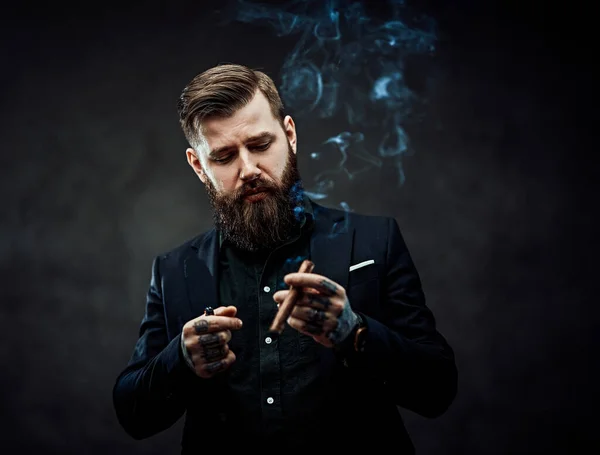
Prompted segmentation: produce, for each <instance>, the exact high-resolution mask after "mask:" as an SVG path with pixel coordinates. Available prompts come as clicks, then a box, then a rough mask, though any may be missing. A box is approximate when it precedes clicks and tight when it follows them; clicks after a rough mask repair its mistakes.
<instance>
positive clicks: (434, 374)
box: [359, 218, 458, 417]
mask: <svg viewBox="0 0 600 455" xmlns="http://www.w3.org/2000/svg"><path fill="white" fill-rule="evenodd" d="M385 270H386V275H385V277H384V283H383V290H384V294H383V295H382V301H381V302H380V304H381V305H382V306H381V308H382V311H381V313H380V314H381V315H382V317H381V321H378V320H375V319H374V318H371V317H369V316H365V319H366V325H367V327H368V330H367V332H366V343H365V347H364V352H363V353H361V355H360V362H359V363H360V364H361V365H362V367H364V368H365V369H366V371H369V374H370V375H371V376H373V375H375V377H376V378H377V379H379V380H381V381H383V383H384V384H385V389H386V390H387V393H388V395H389V396H391V397H392V398H393V399H394V401H395V402H396V404H397V405H399V406H402V407H404V408H406V409H409V410H411V411H413V412H416V413H417V414H419V415H422V416H424V417H437V416H439V415H441V414H443V413H444V412H445V411H446V410H447V408H448V407H449V406H450V404H451V403H452V402H453V401H454V398H455V396H456V389H457V378H458V373H457V367H456V362H455V358H454V352H453V349H452V348H451V347H450V345H449V344H448V342H447V341H446V339H445V338H444V337H443V336H442V335H441V334H440V333H439V332H438V331H437V329H436V322H435V318H434V316H433V314H432V312H431V310H430V309H429V308H428V307H427V306H426V304H425V296H424V293H423V290H422V287H421V280H420V277H419V274H418V272H417V270H416V268H415V266H414V264H413V261H412V259H411V256H410V253H409V251H408V249H407V246H406V244H405V242H404V239H403V238H402V234H401V233H400V229H399V227H398V223H397V222H396V220H395V219H393V218H390V219H389V221H388V246H387V252H386V268H385ZM378 319H379V318H378Z"/></svg>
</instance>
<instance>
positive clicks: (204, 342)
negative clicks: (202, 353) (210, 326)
mask: <svg viewBox="0 0 600 455" xmlns="http://www.w3.org/2000/svg"><path fill="white" fill-rule="evenodd" d="M229 340H231V331H230V330H222V331H220V332H212V333H205V334H203V335H200V336H199V337H198V346H202V347H211V346H212V347H214V346H222V345H224V344H226V343H228V342H229Z"/></svg>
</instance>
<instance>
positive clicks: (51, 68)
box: [0, 0, 600, 455]
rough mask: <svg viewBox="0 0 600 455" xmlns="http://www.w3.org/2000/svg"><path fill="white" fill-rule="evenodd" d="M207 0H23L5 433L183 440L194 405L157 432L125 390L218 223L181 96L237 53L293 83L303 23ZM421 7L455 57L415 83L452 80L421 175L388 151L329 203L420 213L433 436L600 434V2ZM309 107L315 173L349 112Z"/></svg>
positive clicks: (450, 441)
mask: <svg viewBox="0 0 600 455" xmlns="http://www.w3.org/2000/svg"><path fill="white" fill-rule="evenodd" d="M200 3H201V2H181V1H179V2H169V3H167V2H162V3H161V2H152V1H151V2H144V3H143V4H141V3H135V2H121V3H116V2H115V3H113V4H111V3H106V2H104V3H94V4H86V5H85V9H84V8H83V7H80V9H77V10H76V9H72V7H66V6H62V5H60V4H58V3H53V4H51V5H50V6H48V5H42V4H40V5H36V4H21V5H17V6H15V5H13V6H10V7H5V11H4V14H3V16H2V31H1V32H0V37H1V38H2V41H1V43H2V44H1V46H2V47H1V51H2V71H1V72H0V79H1V80H0V82H1V86H2V93H1V100H2V104H1V115H2V117H1V118H2V121H1V124H0V128H1V137H2V142H1V144H2V151H1V157H0V160H1V161H0V166H1V170H2V172H1V176H0V185H1V188H2V195H3V204H2V205H3V210H2V212H1V215H0V216H1V219H2V223H1V225H0V229H1V231H0V232H1V235H0V248H1V255H0V261H1V262H0V267H1V273H0V279H1V280H2V281H1V286H0V297H1V302H2V306H1V312H0V324H1V326H0V331H1V333H2V343H1V344H0V361H1V364H2V374H1V376H0V378H1V383H0V385H1V393H2V406H0V416H1V418H2V430H1V435H2V436H1V438H2V445H1V446H0V451H1V452H2V453H6V454H9V453H10V454H13V453H14V454H16V453H19V454H21V453H38V454H41V453H43V454H54V453H56V454H82V453H86V454H113V455H117V454H165V453H170V454H171V453H172V454H175V453H177V452H178V448H179V436H180V431H181V423H182V422H179V423H178V424H176V425H175V426H174V427H173V428H171V429H169V430H167V431H165V432H164V433H162V434H160V435H157V436H156V437H154V438H152V439H150V440H145V441H139V442H138V441H134V440H132V439H130V438H128V437H127V436H126V435H125V433H124V432H123V430H122V429H121V428H120V427H119V425H118V423H117V422H116V419H115V415H114V412H113V408H112V401H111V391H112V386H113V383H114V380H115V378H116V376H117V375H118V373H119V372H120V370H121V369H122V368H123V367H124V366H125V364H126V362H127V360H128V358H129V356H130V354H131V350H132V348H133V344H134V342H135V340H136V337H137V328H138V325H139V322H140V320H141V317H142V314H143V310H144V297H145V292H146V288H147V286H148V280H149V277H150V266H151V261H152V258H153V257H154V255H156V254H158V253H161V252H163V251H165V250H167V249H169V248H171V247H174V246H176V245H178V244H179V243H181V242H183V241H184V240H186V239H188V238H189V237H191V236H193V235H195V234H196V233H198V232H200V231H202V230H204V229H207V228H209V227H210V226H211V216H210V209H209V205H208V202H207V198H206V197H205V193H204V190H203V188H202V186H201V184H200V182H199V181H198V180H197V179H196V177H195V176H194V175H193V174H192V171H191V170H190V169H189V168H188V166H187V163H186V161H185V155H184V150H185V147H186V145H187V144H186V143H185V140H184V138H183V135H182V134H181V132H180V130H179V125H178V122H177V115H176V110H175V106H176V100H177V98H178V96H179V93H180V91H181V89H182V88H183V86H184V85H185V84H186V83H187V82H188V81H189V80H190V79H191V77H193V75H195V74H196V73H197V72H199V71H201V70H203V69H206V68H207V67H209V66H212V65H214V64H217V63H221V62H225V61H230V62H238V63H243V64H247V65H249V66H252V67H255V68H261V69H263V70H264V71H266V72H268V73H269V74H270V75H272V76H273V77H274V79H276V80H277V77H278V72H279V69H280V67H281V62H282V60H283V59H284V58H285V56H286V53H287V52H289V50H290V49H291V47H292V45H293V42H294V41H293V39H291V38H276V37H274V35H273V33H272V32H271V31H270V30H269V29H267V28H265V27H260V26H256V25H253V24H241V23H238V24H233V23H230V24H228V25H219V23H220V22H219V20H217V19H218V18H219V17H222V16H219V15H220V14H222V10H217V7H216V6H215V7H213V6H210V5H207V4H205V5H204V6H199V5H200ZM270 3H271V4H273V3H276V2H270ZM279 3H280V4H281V2H279ZM225 4H227V2H220V3H219V6H220V7H223V6H224V5H225ZM413 4H415V6H416V7H417V8H418V9H420V10H422V11H423V12H425V13H427V14H430V15H431V16H432V17H434V18H435V19H436V21H437V22H438V29H439V41H438V45H437V49H436V52H435V56H434V58H433V63H428V64H427V65H425V66H424V67H419V69H418V70H413V72H414V71H416V74H417V76H416V77H413V80H412V82H411V83H412V84H416V85H415V87H416V88H418V87H417V85H418V81H419V80H421V79H422V78H421V77H419V75H421V76H422V77H427V78H432V79H433V80H434V83H433V84H432V85H431V87H432V88H431V89H429V91H428V92H427V96H428V99H429V102H428V104H427V106H426V107H425V108H424V109H425V111H424V112H423V113H424V116H423V121H422V122H421V123H419V124H416V125H414V126H413V127H411V129H410V133H411V138H412V144H413V147H414V153H413V154H412V155H411V156H408V157H406V159H405V161H404V168H405V174H406V181H405V182H404V184H403V185H401V186H398V185H397V184H396V176H395V175H392V174H391V173H390V172H388V171H386V169H381V170H375V171H373V172H372V173H370V174H367V175H366V176H365V177H364V180H361V181H357V182H353V183H352V184H351V185H346V186H342V187H341V188H343V192H342V190H341V189H339V188H338V189H336V190H334V191H333V192H332V194H331V195H330V196H331V198H330V199H329V200H325V201H323V203H324V205H330V206H337V204H338V203H339V201H342V200H343V201H346V202H347V203H348V204H349V205H350V207H351V208H352V209H353V210H355V211H358V212H365V213H371V214H381V215H389V216H394V217H395V218H396V219H397V220H398V222H399V223H400V226H401V228H402V231H403V233H404V235H405V238H406V241H407V243H408V245H409V248H410V250H411V252H412V255H413V258H414V260H415V262H416V265H417V267H418V269H419V271H420V273H421V277H422V280H423V284H424V287H425V292H426V295H427V297H428V303H429V305H430V307H431V308H432V309H433V311H434V313H435V314H436V317H437V320H438V327H439V329H440V331H441V332H442V333H443V334H444V335H445V336H446V337H447V338H448V340H449V341H450V343H451V344H452V345H453V347H454V348H455V351H456V355H457V362H458V367H459V372H460V383H459V392H458V396H457V398H456V401H455V403H454V404H453V406H452V407H451V409H450V410H449V411H448V412H447V413H446V414H445V415H443V416H442V417H439V418H437V419H434V420H428V419H424V418H422V417H419V416H417V415H414V414H412V413H410V412H407V411H403V415H404V416H405V418H406V423H407V426H408V428H409V431H410V433H411V434H412V437H413V439H414V442H415V445H416V446H417V449H418V450H417V453H419V454H422V455H434V454H435V455H441V454H533V453H535V454H548V453H575V452H576V451H580V450H583V447H584V445H585V444H589V443H591V444H595V445H596V446H597V444H598V442H599V436H598V430H597V426H598V423H600V422H599V418H598V414H597V410H596V407H597V404H598V403H597V399H598V395H597V383H598V360H597V359H598V354H597V351H598V348H599V343H598V335H597V333H598V329H600V327H599V324H598V319H597V315H598V311H597V310H596V305H595V304H596V302H595V301H594V302H592V295H594V294H592V286H593V284H595V281H596V280H595V279H596V274H595V273H594V272H595V271H596V270H597V266H596V265H594V264H595V261H593V260H592V259H593V258H594V256H593V254H592V249H593V248H595V247H596V246H597V245H596V244H597V234H596V231H595V230H594V228H593V226H592V220H593V215H592V211H595V209H596V208H597V197H598V193H597V192H596V191H595V189H594V188H593V183H595V181H596V180H597V177H596V173H597V171H596V168H595V167H594V155H595V154H596V153H597V150H598V145H597V141H596V140H593V138H592V132H593V126H594V121H593V120H594V111H595V106H594V104H593V102H592V101H591V100H592V97H591V94H592V93H593V92H592V89H593V86H594V85H595V84H596V81H595V78H594V76H593V75H592V70H593V67H594V65H595V61H594V60H595V58H596V57H595V55H597V52H596V48H594V47H593V44H592V40H591V38H592V29H591V28H590V25H589V24H591V18H592V15H591V11H589V10H585V9H584V8H583V6H582V5H583V2H581V4H579V5H578V4H573V3H569V5H568V8H567V7H565V6H564V5H562V4H559V3H557V4H556V5H555V6H554V7H552V6H549V4H548V3H547V2H545V3H541V2H539V3H534V2H522V3H520V4H519V5H518V7H517V6H515V7H514V8H512V7H509V6H507V5H508V4H509V3H508V2H500V1H490V2H476V1H464V0H463V1H460V2H442V1H427V2H422V3H420V4H419V3H417V2H413ZM373 14H382V15H385V11H384V8H382V9H379V6H378V7H375V8H374V9H373ZM297 127H298V132H299V165H300V170H301V172H302V174H303V176H304V177H305V179H306V180H308V179H309V178H310V177H311V176H312V175H314V174H315V173H316V172H318V171H319V168H318V163H315V162H311V161H310V160H309V159H308V157H307V155H308V153H310V151H309V150H307V148H308V144H310V143H311V142H310V141H314V142H315V143H316V141H320V140H322V139H323V138H325V137H327V134H329V133H328V132H326V131H322V130H319V128H318V124H317V127H315V125H314V124H311V121H310V118H307V119H303V120H298V121H297ZM359 393H360V394H363V395H364V398H365V399H368V393H369V392H368V391H361V392H359ZM199 437H201V436H200V435H199Z"/></svg>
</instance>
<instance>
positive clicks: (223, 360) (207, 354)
mask: <svg viewBox="0 0 600 455" xmlns="http://www.w3.org/2000/svg"><path fill="white" fill-rule="evenodd" d="M236 313H237V308H236V307H234V306H228V307H219V308H215V314H214V315H211V316H206V315H202V316H200V317H197V318H195V319H192V320H190V321H188V322H186V324H185V325H184V326H183V330H182V333H181V336H182V337H183V344H184V346H185V348H186V349H187V351H188V353H189V355H190V357H191V359H192V363H193V365H194V371H195V372H196V374H197V375H198V376H200V377H201V378H212V377H213V376H215V375H216V374H217V373H220V372H221V371H225V370H226V369H228V368H229V367H230V366H231V365H232V364H233V362H235V354H234V353H233V351H231V350H230V349H229V346H228V344H227V343H228V342H229V340H231V331H232V330H238V329H240V328H241V327H242V321H241V319H238V318H236V317H235V315H236Z"/></svg>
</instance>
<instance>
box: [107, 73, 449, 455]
mask: <svg viewBox="0 0 600 455" xmlns="http://www.w3.org/2000/svg"><path fill="white" fill-rule="evenodd" d="M178 111H179V117H180V123H181V127H182V131H183V133H184V135H185V137H186V139H187V141H188V143H189V148H188V149H187V150H186V156H187V161H188V163H189V165H190V167H191V169H192V170H193V172H194V173H195V174H196V175H197V176H198V178H199V179H200V181H201V182H202V183H203V184H204V186H205V188H206V191H207V193H208V197H209V200H210V203H211V206H212V209H213V218H214V224H215V226H214V228H213V229H211V230H210V231H208V232H205V233H202V234H200V235H198V236H197V237H195V238H193V239H191V240H189V241H187V242H185V243H184V244H182V245H180V246H178V247H176V248H174V249H172V250H171V251H168V252H166V253H164V254H160V255H157V256H156V257H155V259H154V261H153V266H152V277H151V280H150V286H149V290H148V294H147V299H146V308H145V313H144V316H143V318H142V322H141V325H140V328H139V338H138V340H137V343H136V345H135V348H134V350H133V355H132V356H131V358H130V360H129V362H128V364H127V366H126V367H125V368H124V370H123V371H122V372H121V373H120V374H119V375H118V377H117V379H116V382H115V385H114V389H113V401H114V406H115V410H116V415H117V418H118V420H119V422H120V424H121V425H122V427H123V428H124V429H125V431H126V432H127V433H128V434H129V435H131V436H132V437H133V438H136V439H142V438H149V437H151V436H153V435H156V434H157V433H159V432H162V431H164V430H166V429H167V428H169V427H171V426H172V425H173V424H174V423H175V422H176V421H178V420H179V419H180V418H181V417H182V416H183V415H185V425H184V430H183V435H182V442H181V453H182V454H195V453H205V452H207V451H212V450H214V451H216V450H219V451H223V450H224V451H226V452H228V451H231V450H238V449H250V450H254V449H258V450H264V449H271V450H273V449H274V450H284V451H287V452H305V451H311V452H313V453H315V452H316V453H325V452H330V451H331V450H336V451H349V450H356V449H357V448H359V447H364V448H369V449H377V448H379V447H381V448H384V447H385V448H387V447H389V446H392V447H394V448H396V449H397V452H398V453H402V454H411V453H414V446H413V443H412V441H411V439H410V437H409V435H408V433H407V431H406V429H405V426H404V423H403V420H402V417H401V414H400V412H399V407H400V408H405V409H409V410H411V411H413V412H415V413H418V414H420V415H422V416H426V417H431V418H433V417H437V416H440V415H442V414H443V413H444V412H445V411H446V410H447V409H448V407H449V406H450V405H451V403H452V402H453V400H454V398H455V395H456V386H457V368H456V363H455V358H454V353H453V350H452V348H451V347H450V345H449V343H448V342H447V340H446V339H445V338H444V337H443V336H442V335H441V333H440V332H439V331H438V330H437V329H436V322H435V318H434V316H433V314H432V312H431V310H430V309H429V308H428V307H427V305H426V304H425V297H424V292H423V289H422V285H421V281H420V278H419V274H418V272H417V270H416V268H415V265H414V263H413V261H412V259H411V256H410V253H409V251H408V248H407V246H406V243H405V241H404V239H403V237H402V234H401V232H400V229H399V226H398V223H397V222H396V220H395V219H393V218H389V217H383V216H365V215H360V214H355V213H344V212H342V211H338V210H334V209H331V208H327V207H324V206H321V205H319V204H317V203H315V202H314V201H313V200H311V199H310V198H309V197H308V195H307V194H306V193H305V191H304V189H303V185H302V180H301V178H300V175H299V172H298V167H297V160H296V156H297V152H298V143H297V135H296V126H295V123H294V121H293V119H292V118H291V116H289V115H285V112H284V107H283V104H282V102H281V99H280V96H279V94H278V91H277V89H276V87H275V84H274V82H273V80H272V79H271V78H270V77H269V76H267V75H266V74H265V73H263V72H260V71H256V70H252V69H250V68H248V67H245V66H242V65H233V64H228V65H219V66H216V67H213V68H210V69H208V70H206V71H204V72H202V73H200V74H198V75H197V76H196V77H194V78H193V79H192V81H190V83H189V84H188V85H187V86H186V87H185V88H184V90H183V92H182V94H181V96H180V100H179V105H178ZM304 260H309V261H311V263H312V264H314V270H313V271H312V272H311V273H308V272H299V271H298V267H299V265H300V263H301V262H302V261H304ZM292 288H293V289H294V291H293V292H295V293H297V294H296V303H295V305H294V306H293V307H291V308H293V310H292V311H291V314H290V315H289V317H287V319H286V321H287V325H286V326H285V329H284V330H281V331H279V332H277V333H273V331H272V322H273V320H274V318H275V317H276V315H277V314H278V311H279V309H280V308H281V306H282V304H283V303H284V302H285V301H286V298H287V297H288V295H289V294H290V293H291V292H292Z"/></svg>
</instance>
